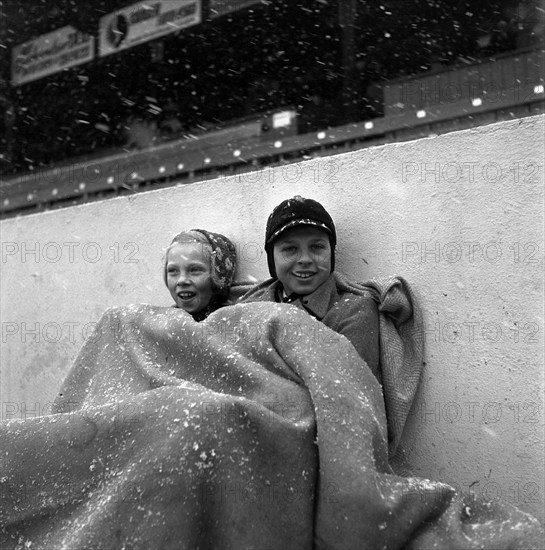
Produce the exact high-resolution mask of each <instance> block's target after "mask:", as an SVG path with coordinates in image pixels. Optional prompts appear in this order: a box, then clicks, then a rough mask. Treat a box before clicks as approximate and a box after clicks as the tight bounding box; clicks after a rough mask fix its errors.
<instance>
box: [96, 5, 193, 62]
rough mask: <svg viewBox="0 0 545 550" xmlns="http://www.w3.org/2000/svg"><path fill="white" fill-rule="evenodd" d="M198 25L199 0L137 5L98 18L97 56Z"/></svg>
mask: <svg viewBox="0 0 545 550" xmlns="http://www.w3.org/2000/svg"><path fill="white" fill-rule="evenodd" d="M200 22H201V0H152V1H149V2H146V1H144V2H137V3H136V4H132V5H131V6H127V7H126V8H123V9H120V10H118V11H116V12H113V13H109V14H108V15H105V16H104V17H101V19H100V23H99V43H98V51H99V55H101V56H105V55H109V54H112V53H116V52H118V51H121V50H126V49H127V48H132V47H133V46H136V45H137V44H141V43H143V42H147V41H148V40H154V39H155V38H159V37H160V36H165V35H167V34H170V33H173V32H176V31H178V30H180V29H184V28H186V27H190V26H192V25H197V24H198V23H200Z"/></svg>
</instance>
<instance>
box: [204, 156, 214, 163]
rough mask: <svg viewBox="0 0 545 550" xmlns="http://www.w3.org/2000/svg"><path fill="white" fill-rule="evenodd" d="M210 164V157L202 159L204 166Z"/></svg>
mask: <svg viewBox="0 0 545 550" xmlns="http://www.w3.org/2000/svg"><path fill="white" fill-rule="evenodd" d="M211 162H212V159H211V158H210V157H206V158H205V159H204V164H210V163H211Z"/></svg>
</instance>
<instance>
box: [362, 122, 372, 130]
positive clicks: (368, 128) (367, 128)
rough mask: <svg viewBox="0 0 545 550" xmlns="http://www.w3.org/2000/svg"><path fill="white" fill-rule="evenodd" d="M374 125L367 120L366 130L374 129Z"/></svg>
mask: <svg viewBox="0 0 545 550" xmlns="http://www.w3.org/2000/svg"><path fill="white" fill-rule="evenodd" d="M373 126H374V124H373V123H372V122H370V121H368V122H366V123H365V124H364V125H363V127H364V128H365V129H366V130H372V129H373Z"/></svg>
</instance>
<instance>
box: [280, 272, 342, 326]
mask: <svg viewBox="0 0 545 550" xmlns="http://www.w3.org/2000/svg"><path fill="white" fill-rule="evenodd" d="M277 292H278V294H277V296H278V297H279V298H280V300H279V301H284V300H283V299H282V298H284V297H285V295H286V293H285V292H284V288H283V287H282V283H281V282H280V281H278V287H277ZM338 298H339V295H338V293H337V285H336V283H335V277H334V276H333V273H331V274H330V275H329V277H328V278H327V279H326V280H325V281H324V282H323V283H322V284H321V285H320V286H319V287H318V288H317V289H316V290H315V291H314V292H312V293H311V294H306V295H305V296H299V298H298V299H299V300H300V302H301V304H302V305H303V307H304V308H305V309H307V310H308V311H309V312H310V313H311V314H312V315H313V316H314V317H316V318H317V319H318V320H319V321H321V320H322V319H323V318H324V317H325V315H326V313H327V312H328V311H329V309H330V308H331V306H332V305H333V304H334V303H335V302H336V301H337V300H338Z"/></svg>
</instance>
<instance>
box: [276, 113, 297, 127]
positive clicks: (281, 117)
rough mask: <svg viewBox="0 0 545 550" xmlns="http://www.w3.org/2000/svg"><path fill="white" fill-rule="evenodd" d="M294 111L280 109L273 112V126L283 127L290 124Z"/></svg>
mask: <svg viewBox="0 0 545 550" xmlns="http://www.w3.org/2000/svg"><path fill="white" fill-rule="evenodd" d="M294 115H295V113H294V112H293V111H281V112H279V113H274V115H273V117H272V125H273V128H285V127H286V126H289V125H290V124H291V121H292V119H293V117H294Z"/></svg>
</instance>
